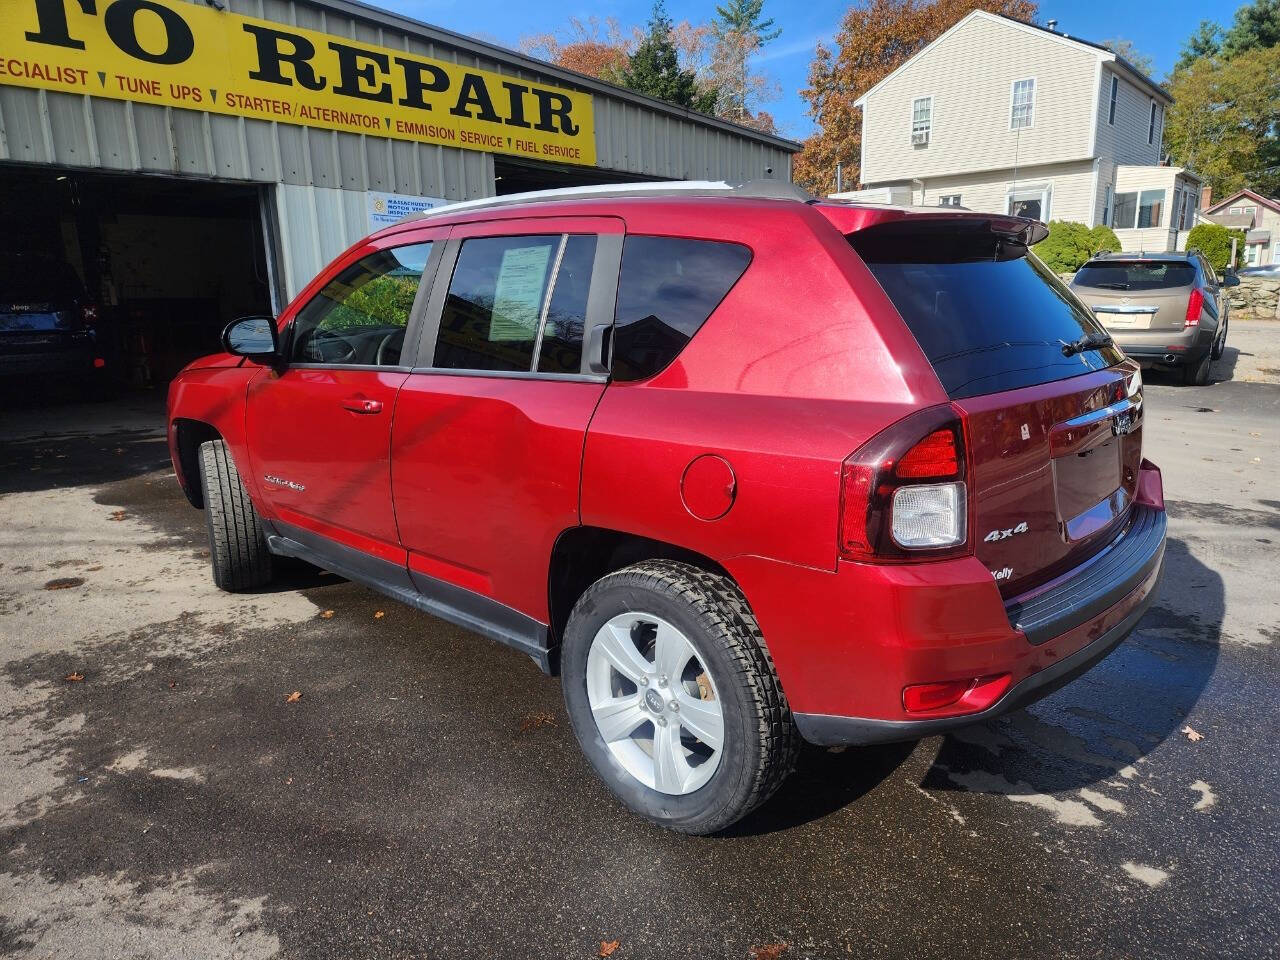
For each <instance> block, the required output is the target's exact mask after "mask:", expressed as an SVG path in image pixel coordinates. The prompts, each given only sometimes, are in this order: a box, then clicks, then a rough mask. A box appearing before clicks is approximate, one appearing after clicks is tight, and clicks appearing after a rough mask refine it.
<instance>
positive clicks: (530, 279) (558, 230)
mask: <svg viewBox="0 0 1280 960" xmlns="http://www.w3.org/2000/svg"><path fill="white" fill-rule="evenodd" d="M622 235H623V226H622V221H621V220H616V219H612V218H583V217H567V218H545V219H537V220H505V221H497V222H491V223H476V224H467V225H464V226H455V227H454V228H453V233H452V235H451V239H450V242H449V245H448V250H447V252H446V255H445V257H444V260H443V261H442V263H441V267H440V272H439V278H438V279H437V281H436V284H435V291H434V292H433V295H432V298H431V304H430V307H429V316H430V317H431V322H430V323H429V324H428V326H427V329H426V331H425V335H424V336H423V339H422V348H421V352H420V354H419V358H418V366H417V367H415V369H414V370H413V372H412V373H411V374H410V376H409V377H408V380H407V381H406V382H405V384H404V386H403V387H402V389H401V391H400V396H399V400H398V402H397V406H396V417H395V428H394V431H393V433H392V438H391V456H392V481H393V485H394V490H395V502H396V517H397V520H398V522H399V528H400V533H401V537H402V539H403V542H404V545H405V547H406V548H407V549H408V551H409V556H408V564H409V569H410V574H411V576H412V578H413V580H414V583H415V585H416V586H417V587H418V589H420V590H421V591H422V592H423V593H424V594H427V595H428V596H431V595H436V596H439V595H441V594H442V593H447V592H448V591H447V590H445V589H443V588H442V582H443V584H445V585H449V584H451V585H454V586H461V587H465V588H466V589H468V590H470V591H472V592H473V593H478V594H480V595H482V596H484V597H488V598H490V599H493V600H495V601H497V602H498V603H499V604H502V605H504V606H505V607H509V608H514V609H515V610H516V611H518V612H519V613H521V614H523V615H524V616H525V617H527V618H530V619H531V620H533V621H540V622H542V623H546V622H547V565H548V561H549V558H550V556H551V550H552V547H553V545H554V543H555V540H556V537H557V536H559V534H560V533H561V532H562V531H564V530H565V529H567V528H569V527H572V526H575V525H577V524H578V522H579V479H580V473H581V469H582V448H583V442H584V439H585V435H586V430H587V425H588V423H589V422H590V420H591V416H592V414H593V413H594V411H595V408H596V404H597V403H598V401H599V400H600V396H601V394H602V393H603V392H604V389H605V383H606V376H605V372H604V368H603V366H602V365H601V359H602V358H601V355H600V354H601V350H602V345H603V342H604V338H603V334H604V333H605V331H607V330H608V329H609V325H610V324H611V323H612V320H613V302H614V297H615V292H616V289H617V277H618V262H619V259H620V257H621V250H622ZM486 615H487V616H491V615H493V612H492V610H490V613H489V614H486ZM517 629H519V628H518V627H517Z"/></svg>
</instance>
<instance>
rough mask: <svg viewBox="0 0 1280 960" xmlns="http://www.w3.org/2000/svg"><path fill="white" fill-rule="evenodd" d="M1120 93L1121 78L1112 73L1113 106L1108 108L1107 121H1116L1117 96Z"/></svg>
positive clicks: (1111, 122) (1112, 122)
mask: <svg viewBox="0 0 1280 960" xmlns="http://www.w3.org/2000/svg"><path fill="white" fill-rule="evenodd" d="M1119 95H1120V78H1119V77H1117V76H1116V75H1115V74H1114V73H1113V74H1112V75H1111V106H1110V107H1108V108H1107V123H1110V124H1114V123H1115V122H1116V98H1117V97H1118V96H1119Z"/></svg>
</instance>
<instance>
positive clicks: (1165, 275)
mask: <svg viewBox="0 0 1280 960" xmlns="http://www.w3.org/2000/svg"><path fill="white" fill-rule="evenodd" d="M1075 282H1076V285H1077V286H1080V287H1102V288H1103V289H1107V290H1160V289H1162V288H1164V287H1189V286H1191V284H1193V283H1195V282H1196V268H1195V267H1193V266H1192V265H1191V264H1189V263H1181V262H1170V261H1160V260H1147V261H1145V262H1142V261H1136V260H1129V261H1120V262H1116V261H1114V260H1107V261H1105V262H1102V263H1087V264H1085V265H1084V266H1083V267H1081V268H1080V272H1079V273H1077V274H1076V281H1075Z"/></svg>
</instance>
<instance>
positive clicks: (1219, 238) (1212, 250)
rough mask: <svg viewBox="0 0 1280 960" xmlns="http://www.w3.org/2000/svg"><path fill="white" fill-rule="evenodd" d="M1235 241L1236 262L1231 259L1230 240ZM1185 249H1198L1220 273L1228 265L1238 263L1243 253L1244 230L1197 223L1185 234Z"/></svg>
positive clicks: (1232, 265) (1215, 224) (1233, 265)
mask: <svg viewBox="0 0 1280 960" xmlns="http://www.w3.org/2000/svg"><path fill="white" fill-rule="evenodd" d="M1232 238H1235V241H1236V263H1230V262H1229V261H1230V260H1231V240H1232ZM1187 249H1188V250H1199V251H1200V252H1201V253H1203V254H1204V255H1205V256H1206V257H1207V258H1208V260H1209V262H1210V263H1211V264H1213V269H1215V270H1217V271H1218V272H1219V273H1221V272H1222V271H1223V270H1226V269H1227V267H1228V266H1230V267H1235V266H1237V265H1238V264H1239V261H1240V257H1242V256H1243V255H1244V231H1243V230H1228V229H1227V228H1226V227H1224V226H1222V225H1220V224H1217V223H1197V224H1196V225H1195V226H1194V227H1192V228H1191V232H1190V233H1188V234H1187Z"/></svg>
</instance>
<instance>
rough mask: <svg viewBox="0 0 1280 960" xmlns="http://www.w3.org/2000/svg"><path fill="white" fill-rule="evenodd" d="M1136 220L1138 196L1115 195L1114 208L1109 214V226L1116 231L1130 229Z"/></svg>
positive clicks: (1130, 194) (1133, 194)
mask: <svg viewBox="0 0 1280 960" xmlns="http://www.w3.org/2000/svg"><path fill="white" fill-rule="evenodd" d="M1137 219H1138V195H1137V194H1136V193H1117V194H1116V199H1115V208H1114V209H1113V211H1112V214H1111V226H1113V227H1115V228H1116V229H1117V230H1127V229H1131V228H1132V227H1133V225H1134V223H1136V222H1137Z"/></svg>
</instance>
